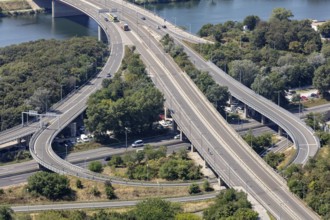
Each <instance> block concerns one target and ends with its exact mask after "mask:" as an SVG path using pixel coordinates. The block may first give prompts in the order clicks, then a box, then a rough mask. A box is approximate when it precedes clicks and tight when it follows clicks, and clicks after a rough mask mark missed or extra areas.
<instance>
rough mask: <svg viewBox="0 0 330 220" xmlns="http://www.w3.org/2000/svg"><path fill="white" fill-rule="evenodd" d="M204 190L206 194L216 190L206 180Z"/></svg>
mask: <svg viewBox="0 0 330 220" xmlns="http://www.w3.org/2000/svg"><path fill="white" fill-rule="evenodd" d="M203 189H204V191H206V192H209V191H213V190H214V189H213V188H212V187H211V185H210V182H209V181H207V180H204V182H203Z"/></svg>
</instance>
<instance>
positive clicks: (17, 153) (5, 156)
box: [0, 147, 32, 165]
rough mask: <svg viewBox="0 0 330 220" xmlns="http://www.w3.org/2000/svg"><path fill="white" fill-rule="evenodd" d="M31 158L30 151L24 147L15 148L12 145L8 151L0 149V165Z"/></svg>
mask: <svg viewBox="0 0 330 220" xmlns="http://www.w3.org/2000/svg"><path fill="white" fill-rule="evenodd" d="M31 158H32V157H31V155H30V152H29V151H28V150H25V149H15V148H13V147H12V148H11V149H10V151H9V150H8V149H2V150H0V165H2V164H8V163H12V162H23V161H27V160H30V159H31Z"/></svg>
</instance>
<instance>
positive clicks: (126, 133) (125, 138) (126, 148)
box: [125, 127, 127, 151]
mask: <svg viewBox="0 0 330 220" xmlns="http://www.w3.org/2000/svg"><path fill="white" fill-rule="evenodd" d="M125 146H126V151H127V127H125Z"/></svg>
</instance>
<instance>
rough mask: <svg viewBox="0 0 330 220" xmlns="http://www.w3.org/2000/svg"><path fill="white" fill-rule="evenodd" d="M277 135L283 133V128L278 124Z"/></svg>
mask: <svg viewBox="0 0 330 220" xmlns="http://www.w3.org/2000/svg"><path fill="white" fill-rule="evenodd" d="M278 135H280V136H282V135H283V129H282V128H281V127H280V126H278Z"/></svg>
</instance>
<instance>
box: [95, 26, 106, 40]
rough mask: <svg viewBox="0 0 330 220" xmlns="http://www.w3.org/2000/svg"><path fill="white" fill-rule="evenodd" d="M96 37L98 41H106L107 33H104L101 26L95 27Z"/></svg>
mask: <svg viewBox="0 0 330 220" xmlns="http://www.w3.org/2000/svg"><path fill="white" fill-rule="evenodd" d="M97 39H98V41H102V42H106V41H107V35H106V34H105V32H104V30H103V29H102V28H101V26H98V27H97Z"/></svg>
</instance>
